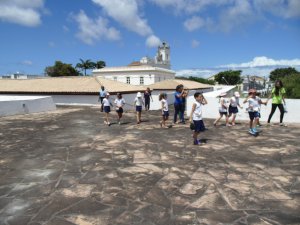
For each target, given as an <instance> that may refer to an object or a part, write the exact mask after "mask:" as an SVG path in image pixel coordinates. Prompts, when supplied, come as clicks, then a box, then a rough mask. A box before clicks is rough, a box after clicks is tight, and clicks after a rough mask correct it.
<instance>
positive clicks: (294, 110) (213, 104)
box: [187, 94, 300, 123]
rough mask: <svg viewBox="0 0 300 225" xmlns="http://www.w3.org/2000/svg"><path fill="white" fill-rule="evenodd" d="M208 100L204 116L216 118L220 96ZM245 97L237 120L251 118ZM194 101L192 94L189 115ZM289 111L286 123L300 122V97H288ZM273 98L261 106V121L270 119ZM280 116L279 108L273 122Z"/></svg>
mask: <svg viewBox="0 0 300 225" xmlns="http://www.w3.org/2000/svg"><path fill="white" fill-rule="evenodd" d="M206 100H207V101H208V104H207V105H205V106H203V118H210V119H215V118H217V117H218V116H219V110H218V109H219V98H214V97H207V98H206ZM265 100H266V99H263V101H265ZM243 101H244V98H241V99H240V104H241V105H242V106H243V109H239V113H238V115H237V120H249V114H248V112H246V108H247V107H248V106H247V104H243ZM193 102H194V97H193V96H192V94H191V95H190V96H189V98H188V101H187V115H188V116H189V115H190V112H191V106H192V103H193ZM286 103H287V109H288V113H285V114H284V118H283V122H286V123H300V114H299V109H300V99H286ZM271 107H272V100H270V101H269V103H268V105H267V106H265V105H262V106H261V119H260V120H261V121H264V122H266V121H267V120H268V117H269V114H270V112H271ZM279 118H280V112H279V109H278V108H277V109H276V111H275V113H274V115H273V117H272V120H271V123H272V122H274V123H278V122H279Z"/></svg>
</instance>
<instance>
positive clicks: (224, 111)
mask: <svg viewBox="0 0 300 225" xmlns="http://www.w3.org/2000/svg"><path fill="white" fill-rule="evenodd" d="M226 95H227V93H226V92H224V93H221V94H220V95H219V97H220V100H219V103H220V106H219V114H220V117H219V118H217V119H216V120H215V122H214V126H217V123H218V122H219V121H220V120H221V119H222V117H223V115H224V116H225V118H226V126H228V127H230V126H231V125H230V124H229V122H228V120H229V117H228V111H227V108H228V107H227V105H226V104H227V99H225V98H224V97H225V96H226Z"/></svg>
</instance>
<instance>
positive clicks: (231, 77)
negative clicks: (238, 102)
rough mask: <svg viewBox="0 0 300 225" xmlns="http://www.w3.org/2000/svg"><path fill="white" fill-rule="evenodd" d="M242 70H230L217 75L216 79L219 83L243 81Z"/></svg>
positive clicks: (234, 83) (229, 83)
mask: <svg viewBox="0 0 300 225" xmlns="http://www.w3.org/2000/svg"><path fill="white" fill-rule="evenodd" d="M241 73H242V71H241V70H228V71H223V72H220V73H218V74H216V75H215V81H217V82H218V83H219V84H227V85H237V84H240V83H242V78H241Z"/></svg>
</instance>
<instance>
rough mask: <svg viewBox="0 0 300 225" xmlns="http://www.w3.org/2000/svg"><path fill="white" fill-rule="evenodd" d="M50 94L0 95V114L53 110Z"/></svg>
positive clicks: (54, 107)
mask: <svg viewBox="0 0 300 225" xmlns="http://www.w3.org/2000/svg"><path fill="white" fill-rule="evenodd" d="M55 109H56V106H55V104H54V102H53V99H52V98H51V97H50V96H11V95H0V116H8V115H17V114H28V113H35V112H45V111H51V110H55Z"/></svg>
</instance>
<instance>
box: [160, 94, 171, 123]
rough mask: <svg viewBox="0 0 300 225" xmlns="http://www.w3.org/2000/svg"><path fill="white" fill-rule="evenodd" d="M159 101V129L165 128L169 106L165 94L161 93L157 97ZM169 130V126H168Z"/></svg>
mask: <svg viewBox="0 0 300 225" xmlns="http://www.w3.org/2000/svg"><path fill="white" fill-rule="evenodd" d="M159 101H161V115H162V121H160V127H166V121H167V120H168V119H169V105H168V101H167V94H166V93H161V94H160V95H159ZM168 128H171V126H168Z"/></svg>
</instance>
